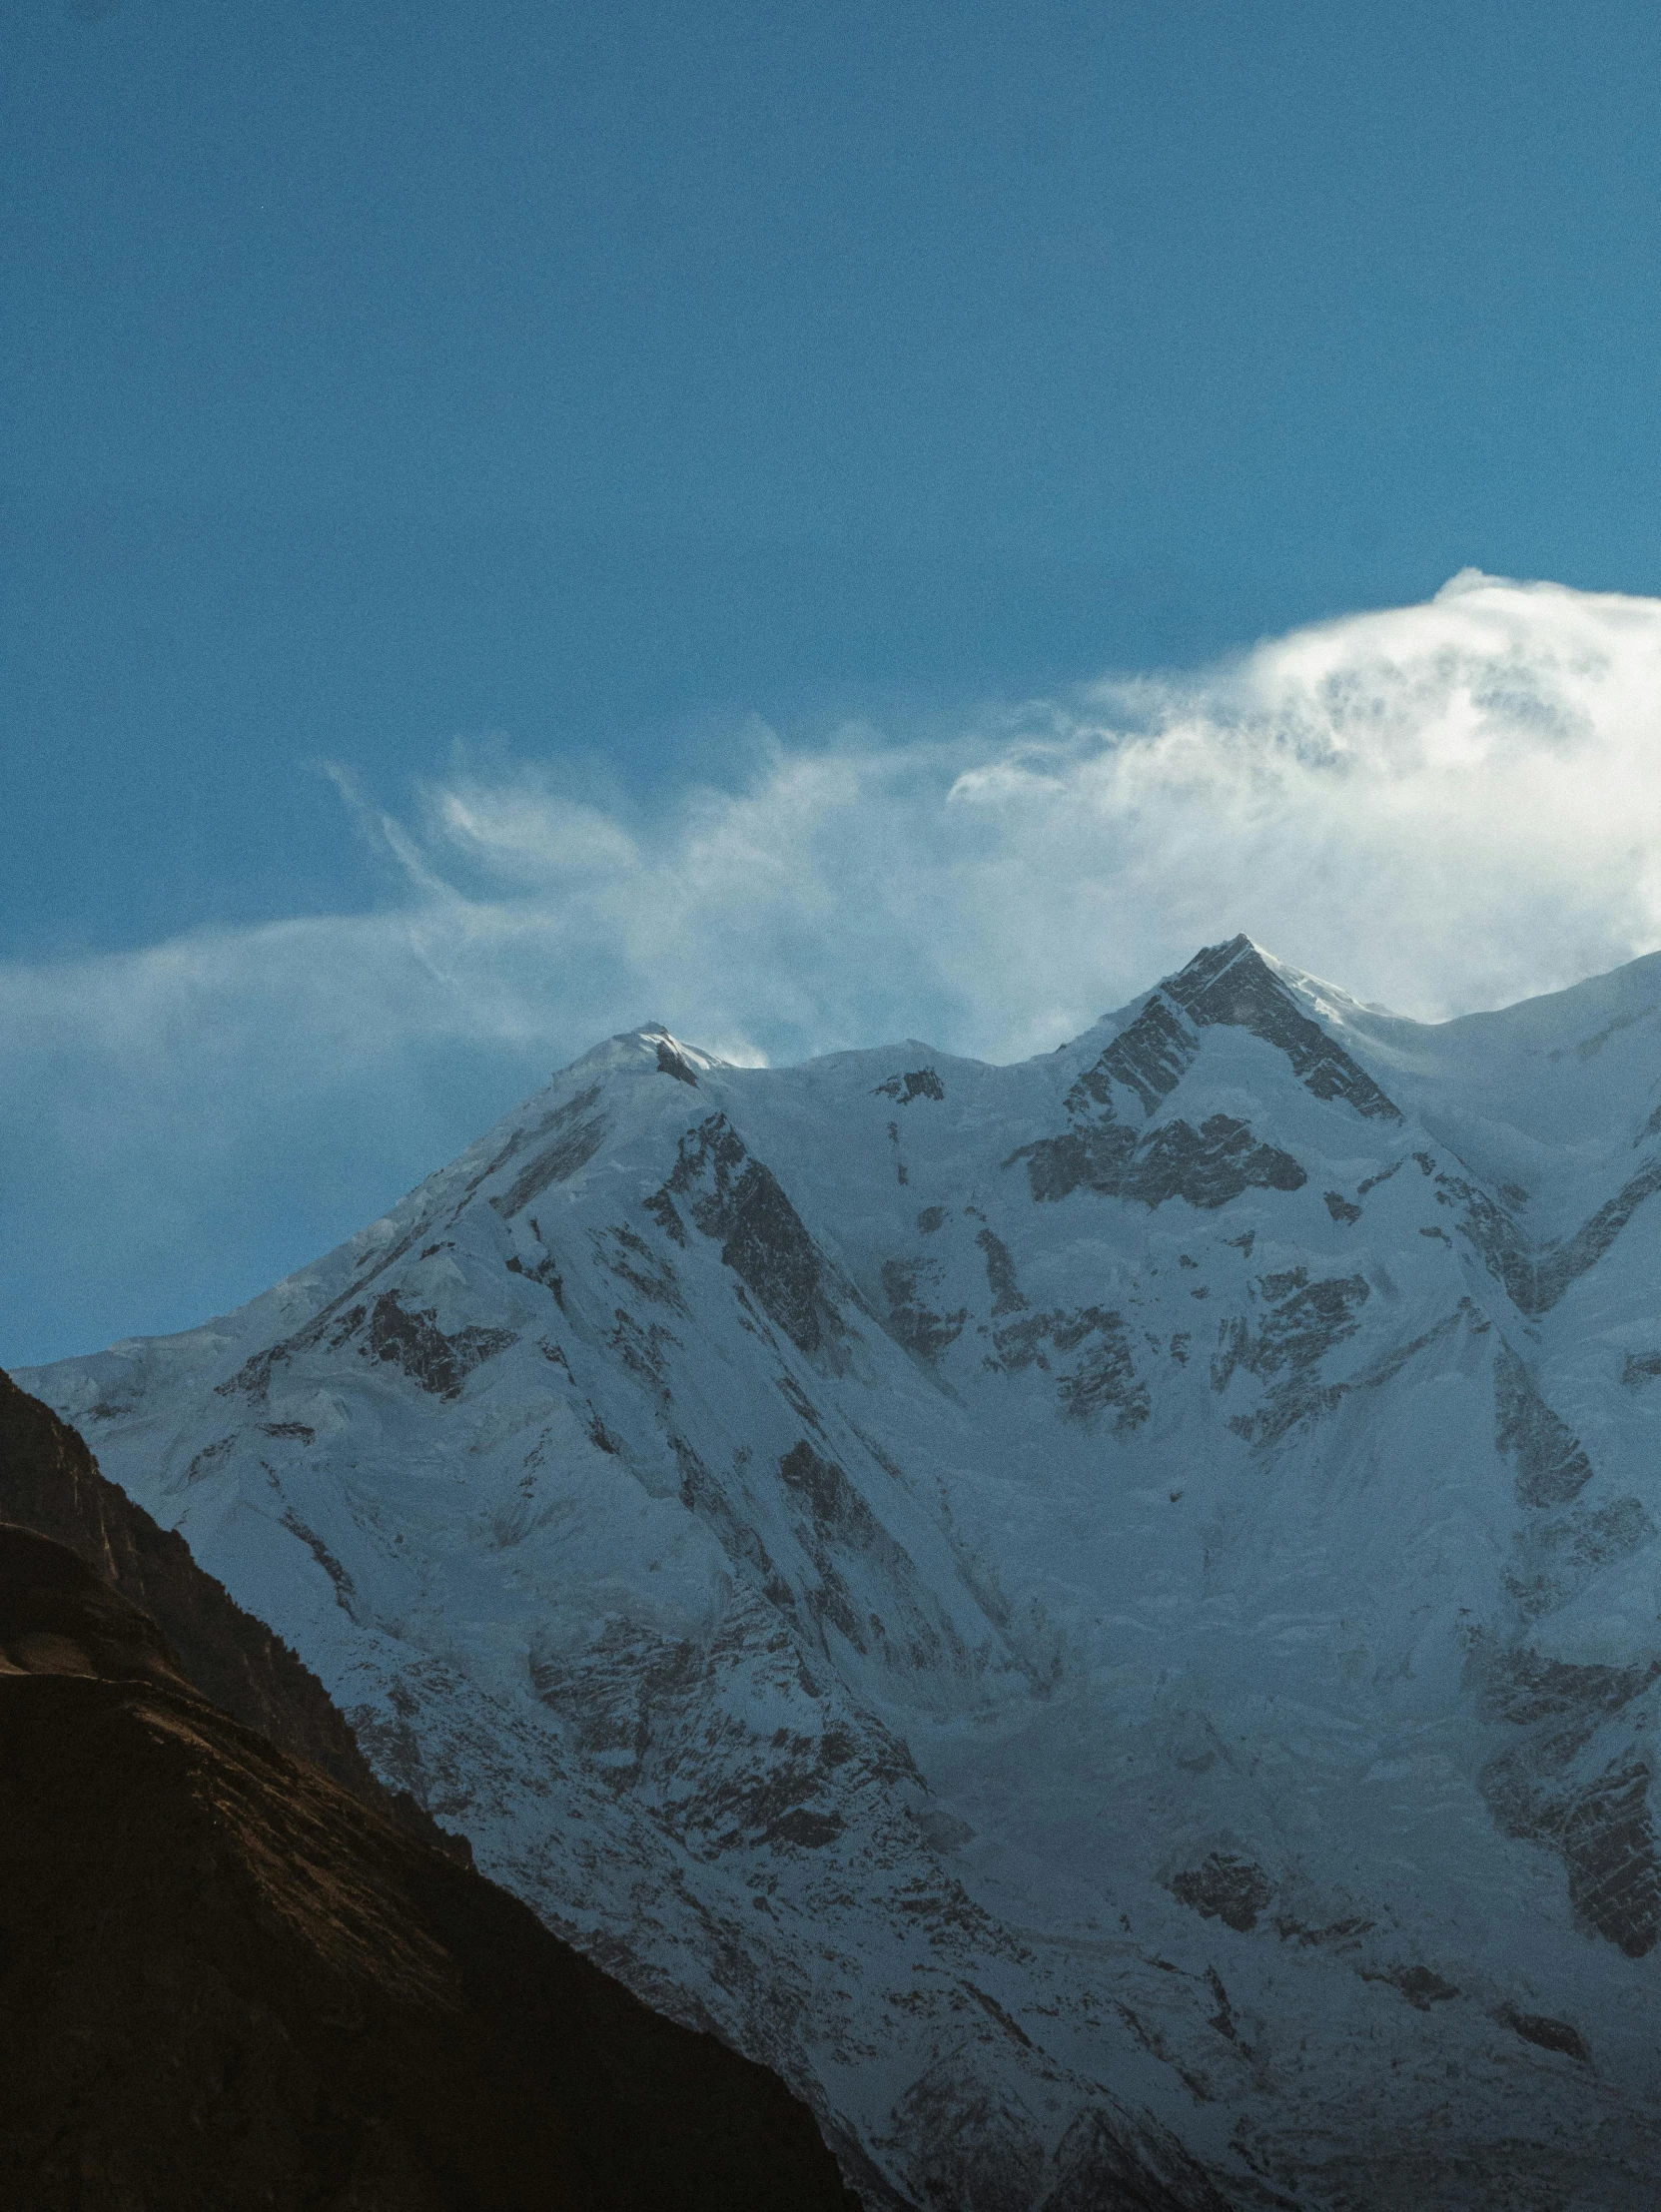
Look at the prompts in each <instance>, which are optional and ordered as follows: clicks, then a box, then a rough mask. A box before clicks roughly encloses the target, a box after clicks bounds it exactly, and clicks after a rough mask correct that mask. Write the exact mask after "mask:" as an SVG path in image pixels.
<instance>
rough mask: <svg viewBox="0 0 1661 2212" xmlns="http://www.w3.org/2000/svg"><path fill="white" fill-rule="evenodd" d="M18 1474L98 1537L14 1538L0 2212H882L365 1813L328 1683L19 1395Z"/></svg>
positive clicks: (709, 2054)
mask: <svg viewBox="0 0 1661 2212" xmlns="http://www.w3.org/2000/svg"><path fill="white" fill-rule="evenodd" d="M0 1443H3V1456H0V1481H3V1485H4V1496H5V1510H6V1511H9V1512H13V1513H18V1512H26V1511H29V1510H30V1509H31V1508H33V1509H35V1510H38V1511H39V1513H40V1514H41V1516H42V1517H43V1518H45V1519H48V1520H52V1521H55V1522H56V1524H57V1525H58V1526H59V1527H62V1528H65V1529H66V1530H68V1531H69V1532H70V1533H71V1535H72V1536H73V1537H74V1538H75V1539H76V1541H75V1542H74V1543H73V1544H70V1543H62V1542H59V1541H56V1540H55V1539H54V1538H53V1537H50V1536H47V1535H43V1534H41V1533H39V1531H38V1530H37V1529H34V1528H24V1527H18V1526H14V1525H10V1524H0V1762H3V1765H4V1773H5V1776H6V1782H7V1788H6V1791H5V1793H4V1797H3V1800H0V1882H3V1884H4V1893H5V1897H6V1908H5V1940H4V1942H3V1943H0V2032H4V2033H5V2034H6V2040H7V2047H8V2051H9V2053H10V2062H9V2064H8V2067H7V2069H6V2075H5V2079H4V2080H3V2081H0V2212H13V2208H15V2212H72V2208H73V2212H164V2208H166V2212H173V2208H175V2207H184V2206H190V2205H203V2206H207V2205H212V2206H214V2207H215V2208H216V2212H219V2208H224V2212H241V2208H243V2207H245V2206H246V2207H249V2208H253V2207H255V2206H259V2207H261V2208H273V2207H274V2208H277V2212H541V2208H543V2207H546V2208H549V2212H552V2208H553V2207H556V2206H557V2207H559V2208H560V2212H634V2208H636V2207H646V2206H651V2207H662V2208H664V2212H677V2208H680V2212H702V2208H704V2207H708V2208H710V2212H714V2208H716V2207H719V2208H720V2212H772V2208H774V2207H783V2206H790V2207H798V2206H799V2207H801V2208H803V2212H814V2208H817V2207H824V2208H826V2212H832V2208H835V2212H856V2205H857V2200H856V2199H855V2198H854V2197H853V2196H852V2195H851V2194H850V2193H849V2192H848V2191H847V2190H846V2189H845V2188H844V2186H843V2184H842V2182H841V2179H840V2176H839V2175H838V2173H837V2170H836V2166H835V2162H834V2160H833V2159H832V2157H831V2154H830V2153H829V2151H828V2150H827V2149H826V2148H825V2146H824V2144H823V2142H822V2141H821V2139H820V2137H819V2135H818V2132H817V2129H816V2128H815V2126H814V2123H813V2120H812V2117H811V2115H810V2114H809V2113H808V2111H807V2109H806V2107H805V2106H803V2105H801V2104H800V2103H798V2102H797V2101H796V2100H795V2099H794V2098H793V2097H792V2096H791V2095H790V2094H789V2092H788V2091H787V2090H786V2089H785V2088H784V2086H783V2084H782V2083H780V2082H779V2081H778V2080H777V2079H776V2078H775V2077H774V2076H773V2075H771V2074H769V2073H768V2072H767V2071H766V2070H765V2069H764V2068H763V2067H760V2066H757V2065H754V2064H752V2063H751V2062H750V2061H748V2060H746V2059H743V2058H740V2057H738V2056H737V2055H736V2054H735V2053H733V2052H732V2051H730V2050H728V2049H727V2048H726V2047H725V2046H724V2045H722V2044H720V2043H719V2042H717V2041H716V2040H715V2038H713V2037H712V2036H709V2035H703V2034H698V2033H695V2032H693V2031H692V2030H690V2029H687V2028H683V2027H680V2026H677V2025H675V2024H674V2023H672V2022H670V2021H668V2020H666V2019H663V2018H661V2017H660V2016H658V2015H657V2014H655V2013H653V2012H651V2011H650V2010H649V2009H648V2008H647V2007H646V2006H645V2005H643V2004H641V2003H640V2002H639V2001H638V2000H637V1999H636V1998H634V1997H633V1996H631V1995H630V1994H629V1993H628V1992H627V1991H626V1990H624V1989H623V1988H622V1986H621V1985H620V1984H619V1983H616V1982H614V1981H612V1980H611V1979H610V1978H609V1977H608V1976H606V1975H605V1974H603V1973H602V1972H600V1971H599V1969H598V1968H596V1967H594V1966H591V1965H590V1964H588V1962H587V1961H586V1960H584V1959H583V1958H581V1957H580V1956H578V1955H577V1953H575V1952H574V1951H572V1950H570V1949H569V1948H568V1947H567V1946H566V1945H565V1944H563V1943H561V1942H559V1941H558V1940H557V1939H556V1938H555V1937H553V1936H552V1935H550V1934H549V1933H548V1932H547V1930H546V1929H545V1928H544V1927H543V1926H542V1925H541V1924H540V1922H539V1921H538V1920H537V1919H536V1918H535V1917H534V1915H533V1914H532V1913H531V1912H530V1911H529V1910H528V1908H526V1907H525V1906H523V1905H522V1904H520V1903H518V1902H517V1901H516V1900H515V1899H513V1898H510V1897H509V1896H507V1895H506V1893H505V1892H503V1891H501V1890H499V1889H497V1888H496V1887H494V1885H493V1884H491V1883H489V1882H487V1881H485V1880H483V1879H482V1877H480V1876H479V1875H477V1874H475V1873H473V1872H472V1871H471V1870H470V1868H468V1867H466V1866H464V1865H461V1864H458V1863H457V1862H456V1861H455V1859H454V1858H453V1857H451V1856H450V1855H449V1854H447V1853H446V1852H444V1851H442V1850H440V1849H437V1848H434V1847H433V1846H432V1845H431V1844H430V1843H426V1842H423V1841H421V1840H419V1839H418V1838H417V1837H415V1836H412V1835H411V1834H409V1833H407V1832H405V1831H403V1830H401V1828H400V1827H398V1826H396V1825H395V1823H394V1822H393V1821H392V1820H389V1819H388V1818H386V1817H384V1814H383V1812H381V1811H378V1810H375V1801H378V1800H379V1801H380V1803H381V1805H382V1806H384V1807H385V1806H388V1804H389V1801H387V1800H386V1799H385V1796H384V1794H383V1793H382V1792H381V1791H380V1790H379V1788H378V1786H377V1785H376V1784H375V1783H374V1782H373V1781H372V1780H370V1779H369V1778H368V1772H367V1769H365V1768H364V1766H363V1762H362V1758H361V1755H360V1754H359V1753H358V1751H357V1747H356V1744H355V1743H354V1741H353V1739H352V1736H351V1732H350V1730H349V1729H348V1728H347V1726H346V1723H345V1722H344V1721H343V1720H342V1719H341V1717H340V1715H339V1714H338V1713H337V1712H336V1711H335V1709H334V1707H333V1706H332V1705H331V1704H330V1702H329V1700H328V1698H327V1697H326V1696H325V1694H324V1692H323V1690H322V1688H321V1686H320V1685H318V1684H317V1682H316V1681H315V1678H313V1677H312V1676H310V1675H309V1674H308V1673H307V1672H306V1670H305V1669H304V1668H302V1667H301V1666H300V1663H299V1661H298V1660H296V1659H295V1658H294V1655H293V1654H292V1653H290V1652H288V1650H287V1648H286V1647H285V1646H283V1645H282V1644H280V1643H279V1642H278V1641H277V1639H275V1638H274V1637H271V1636H270V1635H269V1632H267V1631H265V1630H263V1629H262V1628H261V1626H260V1624H259V1623H258V1622H256V1621H254V1620H253V1619H252V1618H251V1617H250V1616H249V1615H247V1614H245V1613H243V1612H242V1611H241V1610H240V1608H238V1607H236V1606H235V1605H233V1604H232V1602H231V1600H230V1599H229V1598H228V1597H226V1595H225V1593H224V1592H223V1591H222V1590H221V1589H220V1588H219V1586H218V1585H217V1584H216V1583H214V1582H213V1581H212V1578H210V1577H208V1576H207V1575H205V1574H203V1573H202V1572H201V1570H200V1569H198V1568H197V1567H196V1566H195V1563H194V1561H192V1560H191V1558H190V1554H189V1552H188V1551H187V1549H186V1547H185V1545H184V1544H183V1542H182V1540H181V1539H179V1538H178V1537H176V1536H173V1535H168V1534H164V1532H163V1531H161V1530H160V1529H158V1528H157V1527H156V1526H155V1524H154V1523H153V1522H151V1521H150V1520H149V1519H148V1516H146V1515H144V1514H143V1513H142V1512H141V1511H140V1510H139V1509H138V1508H137V1507H135V1506H133V1505H131V1504H130V1503H129V1502H128V1501H127V1500H126V1499H125V1498H123V1497H122V1496H121V1494H120V1493H119V1492H116V1491H115V1490H114V1489H113V1488H112V1486H111V1485H109V1484H108V1483H106V1482H104V1480H103V1478H102V1477H101V1476H100V1475H99V1474H98V1472H97V1469H96V1466H95V1465H94V1463H93V1461H92V1459H91V1455H90V1454H89V1453H88V1452H87V1450H86V1447H85V1445H84V1444H83V1443H82V1442H81V1440H80V1438H79V1437H78V1436H76V1434H75V1432H74V1431H73V1430H71V1429H69V1428H67V1427H66V1426H65V1425H64V1424H62V1423H61V1422H59V1421H57V1420H56V1418H55V1417H54V1416H53V1415H52V1414H51V1413H50V1412H49V1411H48V1410H47V1409H46V1408H45V1407H43V1406H41V1405H39V1404H38V1402H37V1401H36V1400H34V1399H31V1398H29V1397H28V1396H27V1395H26V1394H25V1393H24V1392H22V1391H20V1390H18V1389H17V1387H16V1386H15V1385H14V1384H13V1383H11V1382H10V1380H9V1378H6V1377H4V1376H0ZM105 1561H108V1562H110V1563H111V1564H113V1565H114V1566H116V1567H117V1568H118V1569H119V1571H120V1572H121V1573H122V1574H123V1575H124V1576H125V1578H126V1579H127V1580H128V1581H129V1582H130V1583H133V1584H137V1585H140V1586H143V1587H145V1588H147V1589H149V1590H151V1591H153V1592H155V1593H157V1594H158V1595H159V1597H160V1599H161V1600H162V1602H163V1604H164V1605H165V1606H166V1608H167V1612H168V1615H169V1617H170V1619H171V1620H173V1621H177V1622H179V1623H180V1624H181V1626H182V1628H183V1630H184V1632H185V1639H186V1642H187V1645H188V1649H184V1650H182V1649H180V1648H177V1647H176V1644H175V1642H174V1640H173V1639H172V1638H170V1636H169V1635H167V1634H164V1633H163V1630H162V1629H161V1628H160V1627H159V1626H158V1625H157V1623H156V1621H155V1620H154V1619H152V1618H151V1617H150V1615H149V1614H148V1613H147V1612H145V1611H143V1610H141V1609H140V1608H139V1607H138V1606H137V1605H136V1604H135V1603H133V1602H132V1600H131V1599H130V1598H129V1597H127V1596H124V1595H123V1594H121V1592H120V1591H118V1590H117V1589H116V1588H115V1587H114V1586H113V1583H112V1580H111V1579H107V1577H106V1575H105V1574H104V1573H101V1572H99V1571H98V1569H99V1568H100V1567H102V1566H103V1564H104V1562H105ZM199 1669H200V1673H198V1670H199ZM193 1675H195V1676H196V1678H197V1679H196V1680H195V1681H193V1680H192V1677H193ZM204 1675H205V1676H208V1677H212V1678H213V1679H215V1680H216V1681H220V1682H224V1683H225V1684H226V1685H227V1686H228V1687H229V1689H230V1690H231V1692H232V1694H233V1695H234V1696H236V1697H237V1699H238V1701H239V1702H240V1703H241V1704H242V1706H243V1707H244V1708H245V1709H250V1710H256V1711H261V1712H269V1713H270V1714H271V1715H272V1717H273V1719H274V1721H275V1722H276V1724H277V1726H278V1727H279V1728H280V1729H281V1730H282V1731H283V1733H284V1735H285V1736H286V1738H287V1739H288V1740H289V1742H290V1743H291V1744H292V1743H303V1744H307V1745H315V1746H316V1747H317V1748H318V1750H319V1751H321V1752H322V1753H323V1755H324V1756H325V1757H326V1758H327V1759H329V1760H330V1762H331V1763H332V1765H333V1766H334V1767H335V1768H336V1769H338V1770H339V1771H340V1779H334V1778H333V1777H332V1776H331V1775H330V1774H327V1773H325V1772H323V1771H322V1770H321V1768H320V1766H319V1765H318V1764H316V1763H311V1762H308V1761H306V1760H304V1759H302V1758H297V1757H295V1756H292V1755H291V1753H290V1752H289V1751H287V1750H280V1749H278V1748H277V1746H276V1745H275V1744H274V1743H273V1742H272V1741H271V1739H270V1736H269V1735H268V1734H266V1733H264V1732H262V1731H260V1730H257V1729H255V1728H252V1727H249V1726H245V1725H244V1724H243V1723H242V1722H241V1721H239V1720H238V1719H235V1718H233V1717H232V1716H231V1715H230V1714H229V1713H227V1712H225V1711H223V1710H221V1709H220V1708H219V1707H218V1705H217V1704H215V1703H214V1702H212V1701H211V1700H210V1699H209V1698H207V1697H206V1696H204V1695H203V1694H202V1689H201V1687H200V1684H201V1681H202V1677H203V1676H204Z"/></svg>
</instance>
